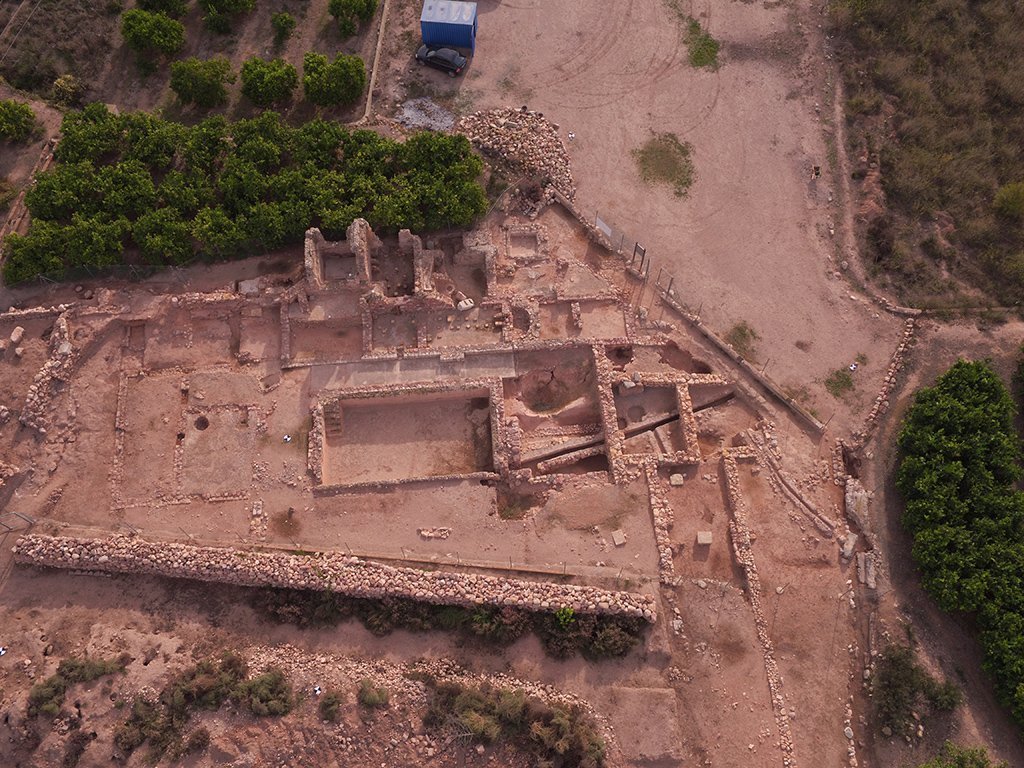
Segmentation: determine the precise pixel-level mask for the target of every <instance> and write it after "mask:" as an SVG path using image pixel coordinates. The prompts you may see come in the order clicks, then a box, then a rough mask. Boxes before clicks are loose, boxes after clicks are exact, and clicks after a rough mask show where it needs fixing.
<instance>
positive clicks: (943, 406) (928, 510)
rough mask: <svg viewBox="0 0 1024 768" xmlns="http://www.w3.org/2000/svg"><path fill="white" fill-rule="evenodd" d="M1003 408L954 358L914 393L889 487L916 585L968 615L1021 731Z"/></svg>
mask: <svg viewBox="0 0 1024 768" xmlns="http://www.w3.org/2000/svg"><path fill="white" fill-rule="evenodd" d="M1014 412H1015V411H1014V406H1013V401H1012V400H1011V398H1010V394H1009V392H1008V391H1007V389H1006V386H1005V385H1004V384H1003V382H1002V381H1001V380H1000V379H999V377H998V376H997V375H996V374H995V372H994V371H993V370H992V368H991V367H990V366H989V365H988V364H987V363H986V362H965V361H962V360H961V361H960V362H958V363H956V364H955V365H954V366H953V367H952V368H950V369H949V371H947V372H946V373H945V374H943V375H942V376H941V377H940V378H939V380H938V381H937V382H936V384H935V386H933V387H929V388H926V389H922V390H921V391H920V392H918V393H917V396H916V397H915V400H914V405H913V406H912V407H911V409H910V411H909V412H908V414H907V417H906V420H905V421H904V423H903V427H902V430H901V432H900V435H899V448H900V450H901V452H902V457H901V460H900V466H899V470H898V472H897V477H896V484H897V487H898V488H899V490H900V492H901V493H902V494H903V498H904V500H905V502H906V511H905V513H904V524H905V525H906V527H907V528H908V529H909V530H910V532H911V533H912V534H913V536H914V544H913V550H912V552H913V556H914V559H915V560H916V561H917V564H918V566H919V568H920V570H921V576H922V581H923V583H924V586H925V588H926V589H927V590H928V591H929V592H930V593H931V594H932V596H934V597H935V599H936V601H937V602H938V603H939V605H940V606H942V608H944V609H945V610H947V611H972V612H975V613H976V616H977V623H978V627H979V629H980V630H981V641H982V645H983V646H984V648H985V666H986V668H987V669H988V671H989V672H990V673H991V674H992V677H993V678H994V680H995V683H996V691H997V693H998V694H999V696H1000V699H1001V700H1002V701H1003V703H1005V704H1006V705H1007V706H1008V707H1009V708H1010V711H1011V713H1012V714H1013V716H1014V718H1015V719H1016V720H1017V721H1018V722H1019V723H1021V724H1024V493H1022V492H1020V491H1018V490H1016V487H1015V483H1016V482H1017V480H1018V479H1019V478H1020V476H1021V470H1020V458H1021V454H1020V444H1019V440H1018V438H1017V435H1016V433H1015V431H1014V428H1013V416H1014Z"/></svg>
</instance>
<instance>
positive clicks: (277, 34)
mask: <svg viewBox="0 0 1024 768" xmlns="http://www.w3.org/2000/svg"><path fill="white" fill-rule="evenodd" d="M270 26H271V27H273V29H274V45H278V46H280V45H283V44H284V41H285V40H287V39H288V38H289V37H291V36H292V32H294V31H295V17H294V16H292V15H291V14H290V13H287V12H285V11H281V12H280V13H275V14H274V15H273V16H271V17H270Z"/></svg>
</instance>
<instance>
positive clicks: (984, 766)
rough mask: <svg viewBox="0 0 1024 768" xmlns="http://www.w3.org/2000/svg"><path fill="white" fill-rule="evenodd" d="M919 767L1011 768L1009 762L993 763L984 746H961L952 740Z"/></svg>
mask: <svg viewBox="0 0 1024 768" xmlns="http://www.w3.org/2000/svg"><path fill="white" fill-rule="evenodd" d="M918 768H1010V766H1009V765H1008V764H1007V763H1003V762H1000V763H993V762H992V759H991V758H990V757H989V756H988V752H986V751H985V749H984V748H982V747H978V748H975V749H971V748H969V747H961V746H958V745H956V744H954V743H953V742H951V741H947V742H946V743H945V744H943V745H942V750H941V751H940V752H939V754H938V755H937V756H936V757H935V758H933V759H932V760H929V761H928V762H927V763H921V765H919V766H918Z"/></svg>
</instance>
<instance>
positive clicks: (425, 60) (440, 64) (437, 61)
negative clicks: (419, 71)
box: [416, 45, 466, 77]
mask: <svg viewBox="0 0 1024 768" xmlns="http://www.w3.org/2000/svg"><path fill="white" fill-rule="evenodd" d="M416 61H418V62H419V63H420V64H429V65H430V66H431V67H434V68H435V69H440V70H441V71H442V72H447V73H448V75H449V76H450V77H455V76H456V75H457V74H459V73H460V72H462V70H463V69H465V68H466V57H465V56H463V55H462V54H460V53H459V52H458V51H453V50H452V49H451V48H439V47H437V46H435V45H421V46H420V49H419V50H418V51H416Z"/></svg>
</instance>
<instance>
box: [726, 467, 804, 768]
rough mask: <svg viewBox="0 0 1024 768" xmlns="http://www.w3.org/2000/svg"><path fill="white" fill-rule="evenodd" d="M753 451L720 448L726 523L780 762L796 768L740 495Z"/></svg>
mask: <svg viewBox="0 0 1024 768" xmlns="http://www.w3.org/2000/svg"><path fill="white" fill-rule="evenodd" d="M753 457H754V454H753V452H752V451H750V450H749V449H746V450H744V449H733V448H725V449H723V450H722V465H723V467H724V469H725V480H726V497H727V501H728V508H729V513H730V515H731V517H732V520H731V521H730V522H729V535H730V538H731V540H732V548H733V554H734V555H735V557H736V562H737V563H739V565H740V567H741V568H743V573H744V576H745V577H746V582H747V598H748V599H749V600H750V610H751V612H752V613H753V614H754V625H755V627H756V628H757V638H758V640H759V641H760V643H761V651H762V653H763V655H764V668H765V672H766V673H767V675H768V690H769V693H770V694H771V700H772V709H773V710H774V711H775V724H776V726H778V729H779V748H780V749H781V750H782V764H783V766H785V768H796V758H795V757H794V755H793V735H792V732H791V731H790V727H789V712H788V710H787V709H786V703H785V700H784V699H783V696H782V675H781V674H780V673H779V665H778V663H777V662H776V661H775V646H774V644H773V643H772V638H771V633H770V631H769V623H768V616H767V612H766V610H765V604H764V598H763V596H762V589H761V578H760V576H759V575H758V573H757V564H756V563H755V562H754V551H753V543H752V541H751V538H750V527H749V525H748V523H747V511H746V503H745V502H744V501H743V499H742V497H741V496H740V477H739V468H738V466H737V464H736V461H737V459H741V458H742V459H751V458H753Z"/></svg>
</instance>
